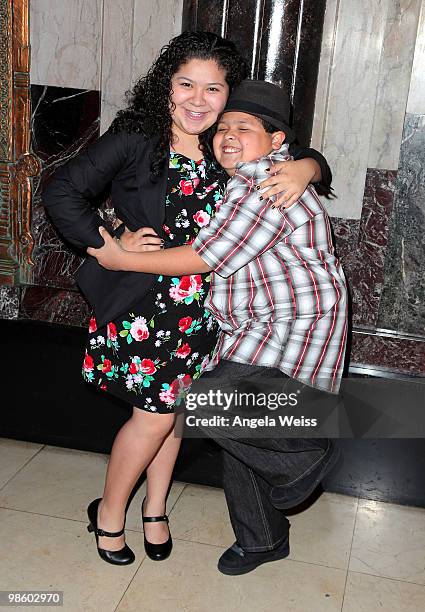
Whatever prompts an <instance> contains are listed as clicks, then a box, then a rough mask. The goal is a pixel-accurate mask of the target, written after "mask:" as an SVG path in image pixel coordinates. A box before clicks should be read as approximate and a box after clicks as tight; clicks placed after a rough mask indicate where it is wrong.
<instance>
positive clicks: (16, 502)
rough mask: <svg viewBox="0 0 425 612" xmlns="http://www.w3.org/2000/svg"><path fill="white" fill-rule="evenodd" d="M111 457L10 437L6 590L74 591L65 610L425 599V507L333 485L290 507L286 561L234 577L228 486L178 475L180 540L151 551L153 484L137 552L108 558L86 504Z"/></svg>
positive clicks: (4, 447)
mask: <svg viewBox="0 0 425 612" xmlns="http://www.w3.org/2000/svg"><path fill="white" fill-rule="evenodd" d="M106 463H107V456H105V455H99V454H96V453H88V452H80V451H75V450H69V449H62V448H57V447H53V446H43V445H39V444H30V443H26V442H17V441H13V440H8V439H0V541H1V546H0V590H18V589H19V590H24V589H27V590H38V591H40V590H59V591H63V592H64V605H63V607H62V608H59V609H62V610H66V611H76V612H80V611H82V612H90V611H96V612H98V611H99V612H109V611H110V612H112V611H117V612H124V611H126V612H127V611H134V612H136V611H137V612H139V611H143V612H168V611H172V612H176V611H180V610H181V611H184V612H201V611H208V612H214V611H220V612H233V611H238V612H239V611H242V610H243V611H244V612H250V611H255V612H261V611H263V610H264V611H265V610H276V611H279V612H322V611H323V612H325V611H326V612H328V611H329V612H331V611H332V612H333V611H335V612H336V611H337V610H342V611H343V612H375V611H376V612H378V611H379V612H392V611H397V612H423V610H424V609H425V509H419V508H409V507H405V506H397V505H394V504H387V503H381V502H374V501H368V500H363V499H357V498H353V497H345V496H343V495H336V494H330V493H324V494H322V495H321V496H320V497H319V499H318V500H317V501H316V502H315V503H314V504H313V505H312V506H310V507H309V508H308V509H306V510H304V511H303V512H302V513H299V514H296V515H293V516H291V517H290V520H291V525H292V526H291V554H290V556H289V557H288V558H287V559H285V560H282V561H278V562H275V563H269V564H266V565H263V566H261V567H259V568H258V569H257V570H255V571H254V572H251V573H250V574H247V575H245V576H238V577H228V576H223V575H222V574H220V573H219V572H218V571H217V569H216V563H217V559H218V557H219V556H220V554H221V553H222V551H224V550H225V549H226V548H227V546H229V545H230V544H231V543H232V542H233V536H232V531H231V528H230V526H229V521H228V515H227V510H226V504H225V500H224V495H223V491H221V490H219V489H215V488H211V487H204V486H194V485H189V484H185V483H181V482H175V483H174V485H173V488H172V490H171V493H170V497H169V500H168V513H169V515H170V522H171V530H172V534H173V538H174V549H173V553H172V555H171V557H170V558H169V559H168V560H167V561H164V562H161V563H158V562H152V561H150V560H149V559H148V558H146V556H145V555H144V551H143V539H142V533H141V523H140V516H139V507H140V501H141V498H142V495H143V489H144V486H142V487H141V490H139V492H138V494H137V496H136V497H135V498H134V500H133V502H132V505H131V507H130V510H129V513H128V516H127V541H128V543H129V545H130V546H131V547H132V548H133V550H134V551H135V553H136V557H137V559H136V562H135V563H134V564H133V565H130V566H127V567H124V568H118V567H114V566H111V565H108V564H106V563H104V562H103V561H101V560H100V559H99V557H98V556H97V554H96V552H95V544H94V537H93V535H90V534H89V533H88V532H87V530H86V524H87V520H86V514H85V510H86V505H87V503H88V501H90V500H91V499H92V498H94V497H96V496H100V495H101V492H102V484H103V477H104V473H105V468H106ZM13 609H15V610H21V609H22V610H28V609H29V608H28V607H22V608H21V607H15V608H13ZM48 609H49V610H50V609H52V610H53V608H52V607H49V608H48Z"/></svg>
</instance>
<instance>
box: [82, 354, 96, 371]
mask: <svg viewBox="0 0 425 612" xmlns="http://www.w3.org/2000/svg"><path fill="white" fill-rule="evenodd" d="M83 368H84V371H85V372H91V371H92V370H93V368H94V361H93V357H92V356H91V355H87V354H86V356H85V357H84V363H83Z"/></svg>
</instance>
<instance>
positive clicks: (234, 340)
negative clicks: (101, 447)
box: [88, 81, 347, 575]
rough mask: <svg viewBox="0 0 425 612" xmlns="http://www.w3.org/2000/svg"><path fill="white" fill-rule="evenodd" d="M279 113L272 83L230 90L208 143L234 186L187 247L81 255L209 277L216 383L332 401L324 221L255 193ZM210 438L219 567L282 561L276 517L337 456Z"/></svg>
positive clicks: (332, 281)
mask: <svg viewBox="0 0 425 612" xmlns="http://www.w3.org/2000/svg"><path fill="white" fill-rule="evenodd" d="M289 108H290V106H289V99H288V97H287V96H286V94H285V92H284V91H283V90H282V89H280V88H279V87H277V86H276V85H272V84H271V83H266V82H263V81H244V82H243V83H242V84H241V85H240V86H239V87H238V88H237V89H236V90H235V91H234V92H233V93H232V95H231V96H230V98H229V100H228V103H227V106H226V108H225V111H224V113H223V115H222V116H221V118H220V119H219V123H218V127H217V133H216V135H215V137H214V153H215V156H216V158H217V160H218V162H219V163H220V164H221V165H222V166H223V167H224V168H225V169H226V171H227V173H228V174H229V175H230V176H231V177H232V178H231V180H230V181H229V183H228V185H227V188H226V194H225V198H224V201H223V203H222V204H221V206H220V207H219V209H218V211H217V213H216V215H215V217H214V218H213V219H212V221H211V223H210V224H209V226H207V227H204V228H202V229H201V231H200V232H199V234H198V236H197V238H196V240H195V241H194V243H193V244H192V245H191V246H184V247H177V248H174V249H167V250H165V251H162V252H155V253H130V252H124V251H122V250H120V248H119V246H118V245H117V244H116V243H115V242H114V241H113V240H112V238H110V236H109V235H108V234H107V233H106V232H105V231H104V230H102V235H103V237H104V239H105V246H104V247H102V248H101V249H89V250H88V252H89V254H91V255H94V256H95V257H97V259H98V261H99V263H101V264H102V265H104V266H105V267H107V268H109V269H119V270H134V271H142V272H151V273H157V274H167V275H176V276H177V275H179V274H191V273H193V274H195V273H201V272H206V271H208V270H212V271H213V272H214V274H213V279H212V281H211V289H210V293H209V296H208V298H207V300H206V302H205V306H206V308H207V309H208V310H210V311H211V312H212V313H213V314H214V316H215V317H216V318H217V320H218V322H219V324H220V326H221V329H222V333H221V336H220V340H219V342H218V345H217V347H216V351H215V356H214V359H213V360H212V361H211V362H210V364H208V366H207V367H206V368H205V369H206V371H209V370H213V372H212V376H214V377H215V378H220V380H222V381H224V382H226V381H229V380H240V379H246V378H247V377H248V378H253V377H254V378H257V379H258V378H259V377H260V378H261V379H263V378H273V377H274V378H278V377H280V378H285V377H290V378H291V379H294V380H296V381H298V382H299V383H300V385H301V387H304V386H307V387H306V388H313V389H314V388H315V389H318V390H320V392H322V393H323V392H324V393H325V394H336V393H337V392H338V389H339V385H340V380H341V375H342V368H343V360H344V353H345V343H346V333H347V291H346V284H345V279H344V274H343V271H342V269H341V265H340V263H339V261H338V259H337V258H336V257H335V255H334V248H333V245H332V239H331V232H330V225H329V219H328V216H327V214H326V211H325V210H324V208H323V207H322V205H321V203H320V201H319V200H318V198H317V197H316V195H315V193H314V191H313V190H312V189H311V188H310V187H309V188H307V189H306V191H305V192H304V194H303V196H302V197H301V198H300V199H299V200H298V201H297V202H295V204H293V205H292V206H290V207H289V208H288V209H284V210H282V211H280V210H276V209H273V208H272V206H270V202H266V201H264V200H263V198H262V196H261V193H260V192H259V191H258V189H257V186H258V184H259V183H260V182H261V181H262V180H264V178H266V176H267V173H266V169H267V168H268V167H269V166H270V164H271V163H272V162H273V161H274V160H282V159H290V157H289V155H288V142H290V141H291V140H292V139H293V137H294V136H293V132H292V130H291V128H290V127H289ZM206 433H207V434H208V435H213V434H212V433H211V431H208V430H206ZM216 441H217V442H218V443H219V444H220V445H221V446H222V448H223V450H224V479H223V481H224V489H225V493H226V500H227V503H228V506H229V513H230V518H231V522H232V526H233V528H234V531H235V535H236V538H237V541H236V542H235V544H234V545H233V546H232V547H230V548H229V549H228V550H227V551H226V552H225V553H224V554H223V555H222V556H221V558H220V560H219V564H218V568H219V570H220V571H222V572H223V573H225V574H232V575H237V574H243V573H246V572H249V571H251V570H252V569H255V568H256V567H257V566H258V565H260V564H262V563H265V562H268V561H273V560H277V559H281V558H284V557H286V556H287V555H288V554H289V522H288V520H287V519H286V517H285V516H284V514H283V512H282V510H283V509H285V508H290V507H291V506H295V505H297V504H298V503H300V502H301V501H303V500H304V499H306V498H307V497H308V496H309V495H310V493H311V492H312V491H313V490H314V489H315V488H316V486H317V485H318V483H319V482H320V481H321V480H322V479H323V477H324V476H325V475H326V474H327V473H328V472H329V470H330V469H331V467H332V466H333V465H334V463H335V459H336V456H337V453H336V450H335V448H334V446H333V444H332V443H331V442H330V441H329V440H326V439H313V438H310V439H299V438H290V439H288V438H287V439H283V438H281V439H275V438H267V439H257V438H247V439H244V438H236V437H228V436H221V437H217V438H216Z"/></svg>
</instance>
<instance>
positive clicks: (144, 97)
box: [109, 32, 247, 176]
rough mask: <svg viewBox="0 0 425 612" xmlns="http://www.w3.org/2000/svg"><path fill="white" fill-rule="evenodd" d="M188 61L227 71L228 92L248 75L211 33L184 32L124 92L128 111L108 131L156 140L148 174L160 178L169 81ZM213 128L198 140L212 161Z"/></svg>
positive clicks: (232, 49)
mask: <svg viewBox="0 0 425 612" xmlns="http://www.w3.org/2000/svg"><path fill="white" fill-rule="evenodd" d="M191 59H202V60H210V59H212V60H215V61H216V62H217V64H218V66H220V68H224V69H225V71H226V82H227V84H228V85H229V89H230V90H232V88H233V87H234V86H235V85H237V84H238V83H240V81H242V80H243V79H244V78H246V75H247V65H246V62H245V60H244V59H243V57H242V56H241V55H240V53H239V52H238V50H237V49H236V46H235V45H234V44H233V43H232V42H230V41H229V40H226V39H224V38H222V37H221V36H218V35H217V34H213V33H212V32H183V33H182V34H180V35H179V36H176V37H175V38H173V39H172V40H171V41H170V42H169V44H168V45H165V46H164V47H163V48H162V49H161V51H160V55H159V57H158V58H157V60H156V61H155V62H154V64H153V65H152V66H151V68H150V69H149V71H148V73H147V74H146V76H144V77H142V78H140V80H139V81H138V82H137V83H136V84H135V86H134V87H133V89H132V90H131V91H129V92H127V94H126V96H127V100H128V103H129V104H128V107H127V108H126V109H124V110H120V111H118V113H117V115H116V117H115V119H114V121H113V122H112V124H111V126H110V128H109V131H110V132H112V133H117V132H122V131H125V132H128V133H132V132H133V133H134V132H135V133H138V134H143V135H144V136H145V137H146V138H151V137H152V136H159V141H158V146H157V147H156V149H155V152H154V153H153V155H152V158H151V174H152V175H153V176H159V175H160V174H161V171H162V169H163V167H164V163H165V160H166V159H167V156H168V149H169V147H170V142H171V138H172V131H171V126H172V120H171V113H170V104H171V78H172V76H173V75H174V74H175V73H176V72H177V71H178V69H179V68H180V67H181V66H182V65H183V64H185V63H187V62H188V61H189V60H191ZM212 131H213V128H210V129H209V130H206V132H204V133H203V134H200V136H199V142H200V146H201V150H202V152H203V154H204V155H205V156H206V157H208V158H212V151H211V146H210V140H211V133H212Z"/></svg>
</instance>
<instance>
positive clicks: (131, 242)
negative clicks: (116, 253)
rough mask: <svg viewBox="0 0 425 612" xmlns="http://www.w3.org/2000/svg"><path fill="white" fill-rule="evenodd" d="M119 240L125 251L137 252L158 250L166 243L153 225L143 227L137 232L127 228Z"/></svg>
mask: <svg viewBox="0 0 425 612" xmlns="http://www.w3.org/2000/svg"><path fill="white" fill-rule="evenodd" d="M119 242H120V246H121V247H122V248H123V249H124V251H135V252H136V253H143V252H145V251H158V249H162V248H163V245H164V241H163V240H162V238H160V237H159V236H158V234H157V233H156V232H155V230H154V229H153V228H152V227H141V228H140V229H138V230H137V231H136V232H130V230H129V229H127V228H125V232H124V233H123V234H122V236H121V238H120V239H119Z"/></svg>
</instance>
